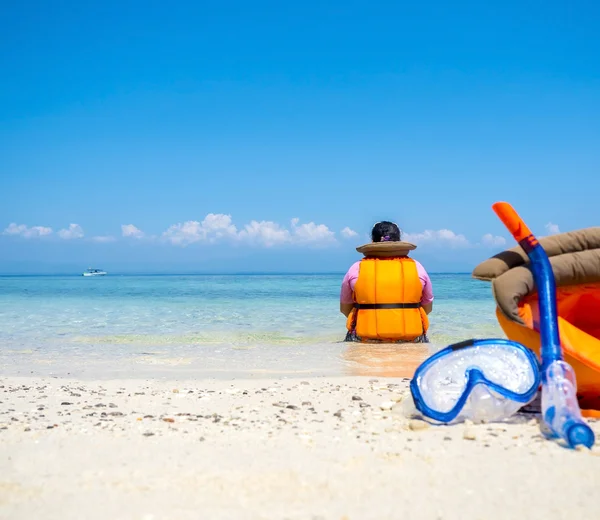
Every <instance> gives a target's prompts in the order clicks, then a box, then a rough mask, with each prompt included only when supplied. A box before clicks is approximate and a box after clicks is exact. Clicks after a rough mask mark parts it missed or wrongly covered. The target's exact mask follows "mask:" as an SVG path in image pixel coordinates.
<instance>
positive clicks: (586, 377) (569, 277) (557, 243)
mask: <svg viewBox="0 0 600 520" xmlns="http://www.w3.org/2000/svg"><path fill="white" fill-rule="evenodd" d="M539 242H540V244H541V245H542V247H543V248H544V250H545V251H546V254H547V255H548V257H549V259H550V263H551V265H552V271H553V273H554V278H555V281H556V299H557V311H558V326H559V333H560V338H561V347H562V349H563V355H564V357H565V361H566V362H568V363H569V364H570V365H571V366H572V367H573V369H574V370H575V374H576V376H577V397H578V399H579V405H580V408H581V412H582V415H584V416H587V417H590V416H593V417H600V227H593V228H587V229H581V230H578V231H572V232H569V233H561V234H558V235H553V236H549V237H544V238H541V239H540V240H539ZM472 275H473V277H474V278H477V279H479V280H485V281H491V282H492V293H493V295H494V299H495V300H496V305H497V307H496V317H497V319H498V322H499V324H500V326H501V327H502V330H503V331H504V333H505V334H506V336H507V337H508V338H509V339H511V340H513V341H517V342H519V343H522V344H523V345H525V346H527V347H529V348H530V349H532V350H533V351H534V352H536V353H537V355H538V356H539V355H540V334H539V309H538V304H537V298H538V296H537V291H536V287H535V283H534V279H533V274H532V272H531V270H530V268H529V259H528V257H527V255H526V253H525V252H524V251H523V249H522V248H521V247H520V246H516V247H514V248H511V249H508V250H506V251H503V252H501V253H499V254H497V255H496V256H494V257H492V258H489V259H488V260H486V261H484V262H482V263H481V264H479V265H478V266H477V267H476V268H475V269H474V271H473V273H472Z"/></svg>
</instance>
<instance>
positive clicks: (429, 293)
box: [415, 260, 433, 305]
mask: <svg viewBox="0 0 600 520" xmlns="http://www.w3.org/2000/svg"><path fill="white" fill-rule="evenodd" d="M415 264H417V273H419V280H421V285H422V286H423V294H422V296H421V305H427V304H428V303H431V302H432V301H433V287H431V280H430V279H429V275H428V274H427V271H425V268H424V267H423V266H422V265H421V264H420V263H419V262H418V261H417V260H415Z"/></svg>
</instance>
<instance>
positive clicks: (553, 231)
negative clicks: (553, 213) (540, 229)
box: [546, 222, 560, 235]
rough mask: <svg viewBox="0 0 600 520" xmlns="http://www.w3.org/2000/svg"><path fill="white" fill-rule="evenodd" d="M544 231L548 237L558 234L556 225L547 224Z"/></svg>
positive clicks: (558, 230)
mask: <svg viewBox="0 0 600 520" xmlns="http://www.w3.org/2000/svg"><path fill="white" fill-rule="evenodd" d="M546 231H547V232H548V234H549V235H557V234H558V233H560V229H559V227H558V225H557V224H553V223H552V222H548V224H546Z"/></svg>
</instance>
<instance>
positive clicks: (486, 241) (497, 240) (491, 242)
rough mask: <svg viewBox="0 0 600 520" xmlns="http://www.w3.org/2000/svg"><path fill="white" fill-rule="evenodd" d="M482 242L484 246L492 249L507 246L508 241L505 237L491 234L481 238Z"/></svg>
mask: <svg viewBox="0 0 600 520" xmlns="http://www.w3.org/2000/svg"><path fill="white" fill-rule="evenodd" d="M481 242H482V244H483V245H486V246H490V247H497V246H504V245H506V239H505V238H504V237H501V236H497V235H492V234H491V233H486V234H485V235H483V237H481Z"/></svg>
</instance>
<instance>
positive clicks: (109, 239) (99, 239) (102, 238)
mask: <svg viewBox="0 0 600 520" xmlns="http://www.w3.org/2000/svg"><path fill="white" fill-rule="evenodd" d="M115 240H116V238H115V237H111V236H98V237H92V242H98V243H101V244H106V243H108V242H114V241H115Z"/></svg>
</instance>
